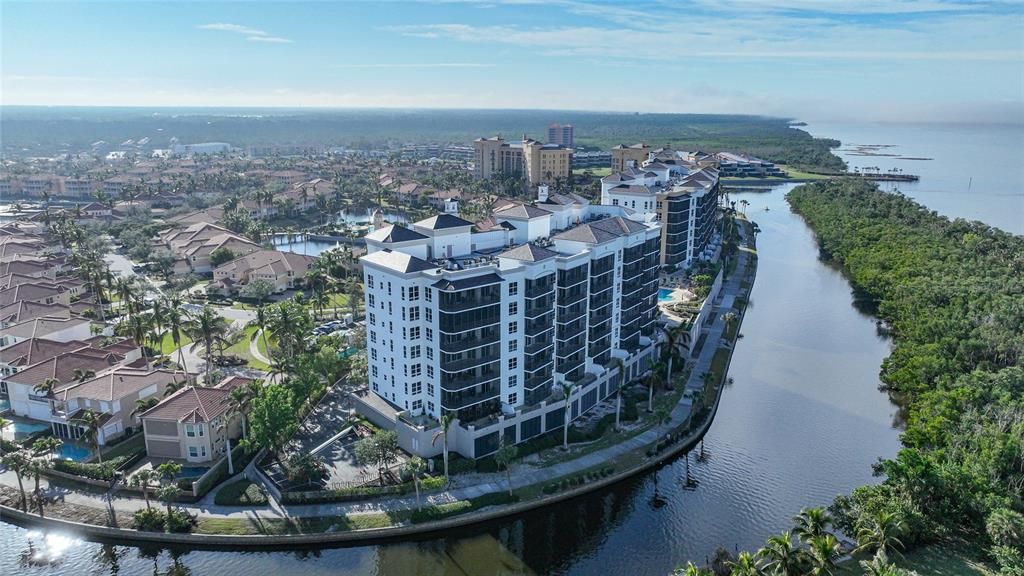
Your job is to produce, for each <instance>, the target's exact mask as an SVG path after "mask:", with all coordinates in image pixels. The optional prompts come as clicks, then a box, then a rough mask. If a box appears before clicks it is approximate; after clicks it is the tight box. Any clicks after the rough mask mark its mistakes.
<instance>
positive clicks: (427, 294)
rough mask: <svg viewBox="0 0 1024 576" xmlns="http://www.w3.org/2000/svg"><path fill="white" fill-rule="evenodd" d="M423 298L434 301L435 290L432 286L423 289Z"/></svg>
mask: <svg viewBox="0 0 1024 576" xmlns="http://www.w3.org/2000/svg"><path fill="white" fill-rule="evenodd" d="M423 299H424V300H426V301H427V302H433V301H434V291H433V290H431V289H430V288H427V289H426V290H424V291H423Z"/></svg>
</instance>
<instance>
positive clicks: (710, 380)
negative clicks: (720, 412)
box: [700, 372, 715, 406]
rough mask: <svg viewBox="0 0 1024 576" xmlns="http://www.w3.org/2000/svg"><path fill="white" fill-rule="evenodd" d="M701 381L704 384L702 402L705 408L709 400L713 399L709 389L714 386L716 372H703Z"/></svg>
mask: <svg viewBox="0 0 1024 576" xmlns="http://www.w3.org/2000/svg"><path fill="white" fill-rule="evenodd" d="M700 379H701V381H702V382H703V383H704V391H703V392H704V393H703V395H702V398H701V402H702V403H703V404H704V406H707V405H708V398H710V397H711V393H710V392H708V388H711V387H712V386H714V382H715V374H714V372H703V373H701V375H700Z"/></svg>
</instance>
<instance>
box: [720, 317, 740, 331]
mask: <svg viewBox="0 0 1024 576" xmlns="http://www.w3.org/2000/svg"><path fill="white" fill-rule="evenodd" d="M737 321H739V316H737V315H736V313H735V312H726V313H725V314H722V322H725V332H726V334H728V333H729V332H732V329H733V328H734V327H735V326H736V322H737Z"/></svg>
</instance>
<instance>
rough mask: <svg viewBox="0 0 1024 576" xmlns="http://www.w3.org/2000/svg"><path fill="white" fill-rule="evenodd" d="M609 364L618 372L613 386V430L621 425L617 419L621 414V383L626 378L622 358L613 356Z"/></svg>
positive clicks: (624, 364)
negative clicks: (617, 377)
mask: <svg viewBox="0 0 1024 576" xmlns="http://www.w3.org/2000/svg"><path fill="white" fill-rule="evenodd" d="M611 365H612V367H613V368H614V369H615V370H618V372H619V383H618V386H616V387H615V430H621V429H622V427H621V426H620V425H619V419H620V416H621V415H622V385H623V384H624V383H625V382H624V381H625V379H626V363H625V362H623V361H622V358H618V357H614V356H613V357H612V360H611Z"/></svg>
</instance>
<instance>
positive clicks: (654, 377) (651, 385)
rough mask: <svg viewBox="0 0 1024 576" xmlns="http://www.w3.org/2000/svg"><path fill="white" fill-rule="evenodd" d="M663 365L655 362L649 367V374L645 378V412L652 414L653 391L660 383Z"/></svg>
mask: <svg viewBox="0 0 1024 576" xmlns="http://www.w3.org/2000/svg"><path fill="white" fill-rule="evenodd" d="M662 366H663V364H662V363H661V362H657V363H655V364H654V366H651V374H650V375H649V376H647V412H654V389H655V388H657V387H658V384H660V383H661V378H662V376H661V367H662Z"/></svg>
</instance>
